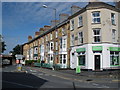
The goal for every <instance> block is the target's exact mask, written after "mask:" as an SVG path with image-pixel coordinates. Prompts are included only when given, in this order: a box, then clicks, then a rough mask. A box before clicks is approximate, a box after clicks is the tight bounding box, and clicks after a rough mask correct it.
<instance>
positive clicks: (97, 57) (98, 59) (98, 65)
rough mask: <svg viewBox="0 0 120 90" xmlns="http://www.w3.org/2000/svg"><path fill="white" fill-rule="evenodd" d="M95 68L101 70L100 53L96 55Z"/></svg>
mask: <svg viewBox="0 0 120 90" xmlns="http://www.w3.org/2000/svg"><path fill="white" fill-rule="evenodd" d="M94 58H95V70H100V55H95V57H94Z"/></svg>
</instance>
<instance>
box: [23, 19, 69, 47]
mask: <svg viewBox="0 0 120 90" xmlns="http://www.w3.org/2000/svg"><path fill="white" fill-rule="evenodd" d="M66 23H68V19H67V20H65V21H63V22H61V23H59V24H57V25H56V26H54V27H53V28H51V29H49V30H47V31H45V32H44V33H43V34H41V35H39V36H38V37H36V38H33V39H32V40H30V41H29V42H27V43H25V44H29V43H31V42H33V41H35V40H37V39H38V38H40V37H42V36H44V35H46V34H48V33H50V32H51V31H54V30H55V29H57V28H59V27H60V26H62V25H64V24H66ZM25 44H23V45H25Z"/></svg>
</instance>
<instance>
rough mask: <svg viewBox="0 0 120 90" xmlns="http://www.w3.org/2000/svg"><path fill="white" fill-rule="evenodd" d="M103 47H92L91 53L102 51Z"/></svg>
mask: <svg viewBox="0 0 120 90" xmlns="http://www.w3.org/2000/svg"><path fill="white" fill-rule="evenodd" d="M102 49H103V47H102V46H92V50H93V51H102Z"/></svg>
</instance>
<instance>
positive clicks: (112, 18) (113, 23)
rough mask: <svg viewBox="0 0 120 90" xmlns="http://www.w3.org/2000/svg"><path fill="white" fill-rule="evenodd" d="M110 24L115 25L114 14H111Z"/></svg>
mask: <svg viewBox="0 0 120 90" xmlns="http://www.w3.org/2000/svg"><path fill="white" fill-rule="evenodd" d="M112 15H113V17H112ZM111 23H112V25H115V24H116V23H115V13H111Z"/></svg>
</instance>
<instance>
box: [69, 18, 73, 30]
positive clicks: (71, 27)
mask: <svg viewBox="0 0 120 90" xmlns="http://www.w3.org/2000/svg"><path fill="white" fill-rule="evenodd" d="M73 29H74V20H71V25H70V30H73Z"/></svg>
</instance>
